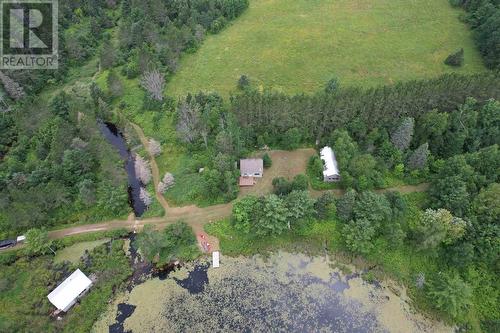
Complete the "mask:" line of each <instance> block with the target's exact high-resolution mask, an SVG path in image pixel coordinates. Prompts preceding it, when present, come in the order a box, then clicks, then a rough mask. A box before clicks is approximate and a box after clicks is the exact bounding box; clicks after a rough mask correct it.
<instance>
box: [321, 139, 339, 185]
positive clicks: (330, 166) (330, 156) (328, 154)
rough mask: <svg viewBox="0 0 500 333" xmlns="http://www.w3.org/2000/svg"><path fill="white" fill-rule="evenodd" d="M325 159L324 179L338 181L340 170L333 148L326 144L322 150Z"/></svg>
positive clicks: (322, 157)
mask: <svg viewBox="0 0 500 333" xmlns="http://www.w3.org/2000/svg"><path fill="white" fill-rule="evenodd" d="M320 156H321V159H322V160H323V180H324V181H325V182H336V181H339V180H340V172H339V167H338V164H337V159H336V158H335V153H334V152H333V149H332V148H330V147H328V146H326V147H324V148H323V149H321V151H320Z"/></svg>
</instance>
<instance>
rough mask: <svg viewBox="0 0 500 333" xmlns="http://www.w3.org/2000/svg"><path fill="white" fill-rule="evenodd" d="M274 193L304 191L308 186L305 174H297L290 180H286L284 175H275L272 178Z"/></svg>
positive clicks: (282, 193) (284, 193)
mask: <svg viewBox="0 0 500 333" xmlns="http://www.w3.org/2000/svg"><path fill="white" fill-rule="evenodd" d="M273 187H274V194H276V195H288V194H289V193H290V192H292V191H305V190H307V188H308V187H309V180H308V179H307V176H305V175H297V176H295V177H294V178H293V180H292V181H288V180H286V179H285V178H284V177H276V178H274V179H273Z"/></svg>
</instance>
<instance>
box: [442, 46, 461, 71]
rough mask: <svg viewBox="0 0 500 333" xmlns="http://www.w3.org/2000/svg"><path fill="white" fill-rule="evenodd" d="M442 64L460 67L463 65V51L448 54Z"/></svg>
mask: <svg viewBox="0 0 500 333" xmlns="http://www.w3.org/2000/svg"><path fill="white" fill-rule="evenodd" d="M444 63H445V64H446V65H448V66H453V67H460V66H462V64H463V63H464V49H460V50H458V51H456V52H453V53H452V54H450V55H449V56H448V57H447V58H446V59H445V60H444Z"/></svg>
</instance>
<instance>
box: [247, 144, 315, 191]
mask: <svg viewBox="0 0 500 333" xmlns="http://www.w3.org/2000/svg"><path fill="white" fill-rule="evenodd" d="M267 153H268V154H269V156H270V157H271V159H272V161H273V165H272V166H271V167H270V168H269V169H265V170H264V177H262V178H261V179H258V178H257V184H255V185H254V186H251V187H242V188H240V194H239V195H238V197H239V198H241V197H244V196H245V195H248V194H254V195H263V194H268V193H271V192H272V191H273V179H274V178H276V177H285V178H289V179H292V178H293V177H295V176H296V175H298V174H301V173H302V174H305V173H306V169H307V162H308V161H309V157H311V156H312V155H314V154H315V153H316V152H315V150H314V149H312V148H304V149H297V150H293V151H286V150H270V151H268V152H267ZM264 154H265V152H263V151H262V152H259V153H256V154H254V157H262V156H263V155H264Z"/></svg>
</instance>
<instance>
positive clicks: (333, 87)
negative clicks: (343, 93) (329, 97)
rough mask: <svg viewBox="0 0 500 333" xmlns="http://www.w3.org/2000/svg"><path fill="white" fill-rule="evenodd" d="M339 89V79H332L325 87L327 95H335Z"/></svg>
mask: <svg viewBox="0 0 500 333" xmlns="http://www.w3.org/2000/svg"><path fill="white" fill-rule="evenodd" d="M338 88H339V80H338V79H337V78H332V79H330V81H328V82H327V83H326V85H325V92H326V93H327V94H331V93H334V92H335V91H337V89H338Z"/></svg>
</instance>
